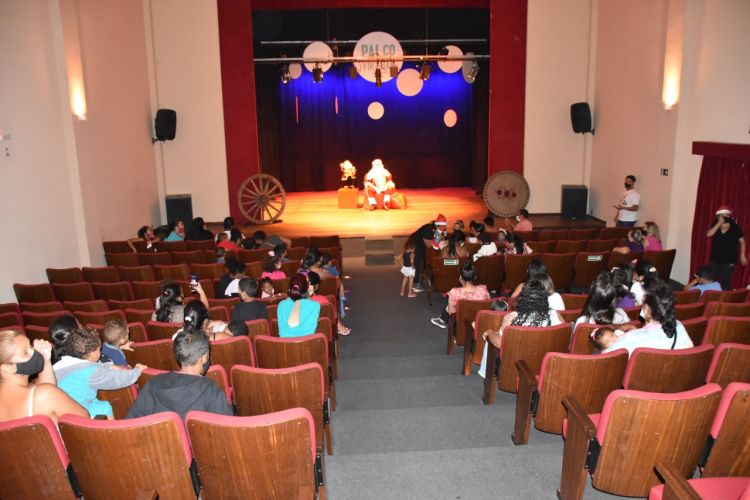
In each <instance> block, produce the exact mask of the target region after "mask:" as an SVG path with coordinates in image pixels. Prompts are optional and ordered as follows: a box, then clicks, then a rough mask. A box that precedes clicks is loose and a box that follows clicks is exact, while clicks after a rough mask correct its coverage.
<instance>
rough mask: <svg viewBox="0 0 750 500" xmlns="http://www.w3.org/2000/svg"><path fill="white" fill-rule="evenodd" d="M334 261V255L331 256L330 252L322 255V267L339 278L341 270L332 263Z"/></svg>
mask: <svg viewBox="0 0 750 500" xmlns="http://www.w3.org/2000/svg"><path fill="white" fill-rule="evenodd" d="M332 260H333V255H331V254H330V253H328V252H323V253H322V254H321V255H320V267H322V268H323V269H325V270H326V271H328V274H330V275H331V276H334V277H338V276H339V270H338V268H337V267H336V266H334V265H332V264H331V261H332Z"/></svg>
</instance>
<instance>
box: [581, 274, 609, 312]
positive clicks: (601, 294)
mask: <svg viewBox="0 0 750 500" xmlns="http://www.w3.org/2000/svg"><path fill="white" fill-rule="evenodd" d="M615 300H616V295H615V287H614V285H613V284H612V277H611V276H610V275H609V273H608V272H606V271H602V272H601V273H599V276H597V277H596V279H595V280H594V282H593V283H591V287H589V296H588V297H587V298H586V303H585V304H583V310H582V311H581V316H583V317H585V318H586V319H587V321H588V322H594V323H596V324H597V325H611V324H612V321H613V320H614V318H615Z"/></svg>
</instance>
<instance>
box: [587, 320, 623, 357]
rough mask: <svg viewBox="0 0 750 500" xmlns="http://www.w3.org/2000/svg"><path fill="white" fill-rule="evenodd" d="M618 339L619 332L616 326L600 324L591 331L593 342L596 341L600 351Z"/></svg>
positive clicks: (595, 343)
mask: <svg viewBox="0 0 750 500" xmlns="http://www.w3.org/2000/svg"><path fill="white" fill-rule="evenodd" d="M616 339H617V334H616V333H615V330H614V328H611V327H609V326H600V327H599V328H597V329H596V330H594V331H592V332H591V342H593V343H594V345H595V346H596V348H597V349H599V351H600V352H601V351H603V350H604V349H606V348H608V347H609V346H611V345H612V344H614V343H615V340H616Z"/></svg>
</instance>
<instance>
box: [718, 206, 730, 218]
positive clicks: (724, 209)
mask: <svg viewBox="0 0 750 500" xmlns="http://www.w3.org/2000/svg"><path fill="white" fill-rule="evenodd" d="M716 215H729V216H731V215H732V209H731V207H730V206H729V205H722V206H720V207H719V208H717V209H716Z"/></svg>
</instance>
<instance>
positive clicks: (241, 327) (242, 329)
mask: <svg viewBox="0 0 750 500" xmlns="http://www.w3.org/2000/svg"><path fill="white" fill-rule="evenodd" d="M227 330H229V333H231V334H232V337H239V336H240V335H244V336H245V337H247V336H248V335H250V329H249V328H248V327H247V325H246V324H245V322H244V321H230V322H229V324H228V325H227Z"/></svg>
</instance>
